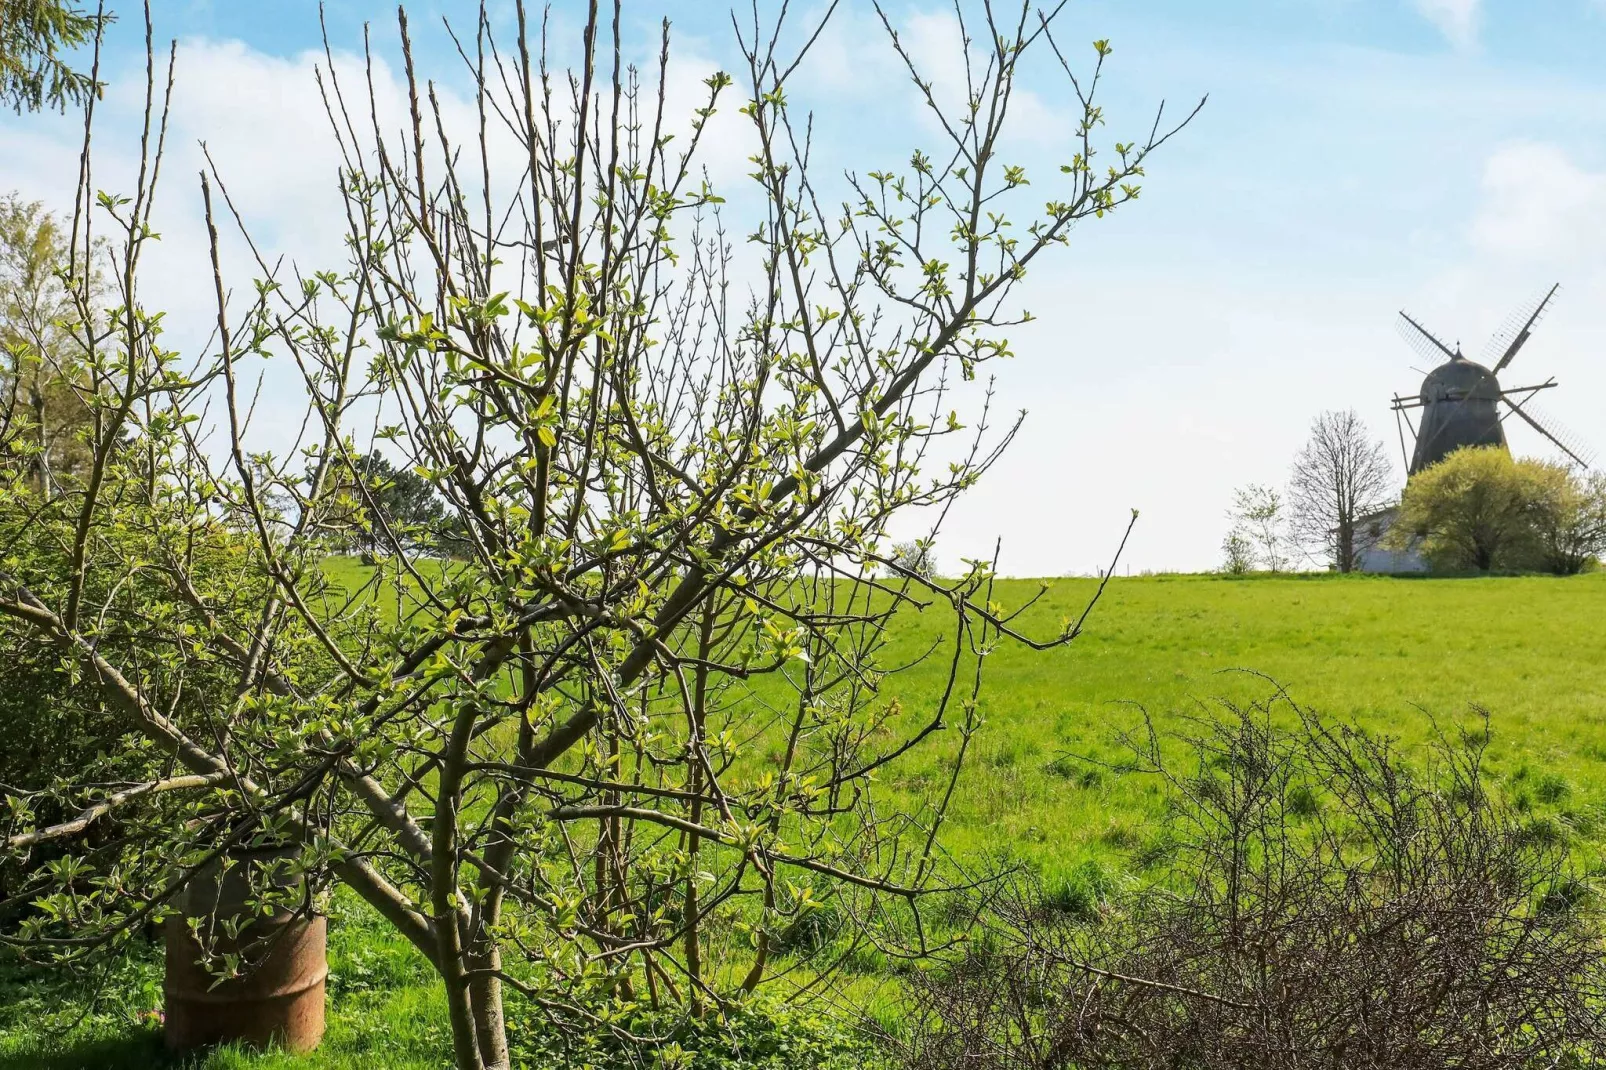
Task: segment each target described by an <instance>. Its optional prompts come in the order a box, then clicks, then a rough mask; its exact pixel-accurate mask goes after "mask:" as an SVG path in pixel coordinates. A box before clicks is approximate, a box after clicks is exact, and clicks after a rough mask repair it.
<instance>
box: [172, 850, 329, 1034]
mask: <svg viewBox="0 0 1606 1070" xmlns="http://www.w3.org/2000/svg"><path fill="white" fill-rule="evenodd" d="M287 853H288V852H286V851H283V850H259V851H245V852H237V853H234V854H232V855H231V856H230V865H229V866H228V867H224V866H223V865H222V864H214V865H212V866H210V867H207V868H205V869H202V870H201V871H200V872H198V873H197V874H196V876H195V877H194V878H193V879H192V880H191V881H190V883H189V885H188V886H187V887H186V888H185V889H184V891H183V893H182V894H181V895H180V897H179V900H178V905H179V913H178V914H176V915H174V916H172V917H170V918H168V921H167V932H166V943H167V977H166V981H165V982H164V984H163V989H164V991H165V994H166V1004H167V1009H166V1025H165V1035H166V1038H167V1046H168V1048H169V1049H170V1050H172V1051H189V1050H191V1049H194V1048H200V1047H205V1046H208V1045H212V1044H222V1043H230V1042H235V1043H244V1044H247V1045H249V1046H251V1047H255V1048H267V1047H282V1048H284V1049H286V1050H289V1051H292V1052H306V1051H311V1050H312V1049H314V1048H316V1047H317V1046H318V1042H319V1040H321V1039H322V1038H323V1011H324V982H325V980H326V978H327V977H328V975H329V967H328V959H327V956H326V947H325V939H326V936H327V925H328V922H327V920H326V919H325V918H323V917H320V916H311V917H308V916H305V915H301V916H298V915H296V914H294V913H290V912H280V913H278V914H275V915H272V916H269V917H263V918H252V919H250V920H247V921H244V924H242V925H241V926H240V928H239V931H238V932H237V933H234V934H233V935H229V933H228V929H227V928H226V927H225V926H224V924H223V923H224V922H226V921H227V919H230V918H234V917H236V916H242V915H243V913H244V911H243V909H242V908H243V906H244V904H245V902H246V899H247V898H248V896H249V894H250V886H251V880H252V878H253V872H252V871H253V867H257V869H258V872H257V874H255V877H256V879H257V880H261V869H260V867H265V866H266V867H271V866H272V864H273V863H274V861H275V860H276V859H282V858H283V857H285V856H286V854H287ZM268 872H271V869H269V870H268ZM189 918H199V919H202V924H203V925H206V926H212V927H213V928H211V930H210V931H212V932H214V933H216V934H217V935H216V939H215V941H214V942H213V943H212V951H213V954H214V956H216V955H221V954H230V953H239V954H242V955H244V959H245V966H244V968H243V970H242V973H241V975H240V976H238V977H232V978H229V979H227V980H225V981H222V982H219V981H218V980H217V977H216V976H215V975H214V974H213V973H211V972H209V971H208V970H207V968H206V965H205V964H204V962H203V961H202V960H203V952H202V949H201V945H200V944H199V943H198V942H197V941H196V939H195V937H194V936H193V935H192V933H191V931H190V927H189V923H188V919H189Z"/></svg>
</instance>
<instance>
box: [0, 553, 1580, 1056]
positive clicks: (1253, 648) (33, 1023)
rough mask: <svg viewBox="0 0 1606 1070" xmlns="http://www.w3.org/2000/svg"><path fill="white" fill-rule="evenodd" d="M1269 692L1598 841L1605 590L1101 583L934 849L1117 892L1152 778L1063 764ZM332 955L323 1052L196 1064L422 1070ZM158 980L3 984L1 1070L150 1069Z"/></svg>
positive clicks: (431, 1038)
mask: <svg viewBox="0 0 1606 1070" xmlns="http://www.w3.org/2000/svg"><path fill="white" fill-rule="evenodd" d="M350 567H353V568H354V567H355V566H350ZM352 578H353V579H355V578H356V577H355V576H353V577H352ZM1094 587H1095V583H1094V581H1091V580H1062V581H1058V582H1056V584H1055V586H1054V588H1053V589H1052V591H1051V592H1050V593H1049V594H1048V596H1047V597H1045V598H1044V599H1043V600H1042V601H1041V602H1040V603H1039V604H1038V606H1037V607H1035V608H1034V609H1033V610H1032V611H1031V612H1030V613H1029V614H1028V615H1027V617H1026V618H1025V621H1024V626H1025V627H1026V628H1028V629H1030V630H1033V631H1034V632H1036V633H1037V634H1051V633H1053V632H1054V631H1055V630H1056V629H1057V627H1058V622H1059V621H1060V620H1061V618H1063V617H1065V616H1072V617H1074V616H1076V615H1077V614H1079V613H1080V611H1081V607H1082V605H1083V604H1084V603H1085V601H1086V599H1087V598H1088V597H1089V596H1090V595H1091V593H1092V591H1093V589H1094ZM1036 590H1037V584H1036V582H1035V581H1007V582H1004V583H1003V584H1001V585H1000V590H999V592H998V593H997V595H996V598H997V600H998V601H1001V602H1003V603H1004V604H1005V605H1006V606H1010V605H1018V604H1020V603H1021V602H1023V601H1025V600H1026V599H1027V598H1029V597H1030V596H1031V595H1032V594H1033V593H1034V592H1035V591H1036ZM946 623H947V619H946V617H945V616H944V613H943V611H941V610H938V609H934V610H930V611H928V612H926V613H924V614H917V613H913V612H910V613H905V614H903V615H901V616H900V617H899V618H898V619H897V621H896V623H895V626H894V635H893V649H892V650H891V651H890V652H889V660H890V661H897V660H899V658H900V657H902V656H912V655H913V654H915V653H916V652H917V651H920V650H923V649H925V648H926V647H927V646H929V645H930V644H931V642H932V640H933V639H935V638H936V637H937V636H938V635H939V634H941V633H942V630H943V628H944V626H945V625H946ZM1237 670H1243V671H1237ZM1257 674H1258V675H1257ZM941 679H942V666H941V664H940V663H939V659H936V658H933V659H930V660H928V661H927V662H925V663H923V664H921V665H920V666H918V667H916V668H914V669H912V670H910V671H909V672H907V673H906V674H903V675H901V676H898V677H895V678H893V680H892V681H891V682H890V683H889V685H888V686H887V688H886V692H887V693H888V695H889V696H891V695H896V696H897V697H898V698H899V700H900V701H901V702H902V703H903V705H904V707H905V709H906V710H907V715H908V716H909V717H910V718H917V717H919V716H920V715H921V713H923V712H928V711H929V710H930V708H931V705H932V703H933V701H934V695H935V691H936V689H937V687H938V686H939V684H940V683H941ZM1272 681H1275V684H1274V683H1273V682H1272ZM1277 685H1280V686H1282V687H1284V688H1286V689H1287V691H1288V692H1289V694H1290V695H1291V696H1292V697H1293V698H1294V699H1295V700H1296V701H1298V702H1300V703H1301V704H1303V705H1306V706H1309V707H1312V708H1314V709H1316V710H1318V711H1321V712H1323V713H1325V714H1328V715H1332V716H1337V717H1345V718H1353V719H1355V720H1357V721H1358V722H1360V723H1361V724H1363V725H1365V726H1367V727H1368V728H1370V729H1374V730H1377V731H1381V732H1386V733H1389V734H1392V735H1395V736H1397V737H1399V738H1400V740H1401V741H1402V743H1404V744H1406V745H1407V746H1412V745H1417V744H1421V743H1424V742H1426V741H1427V740H1428V739H1429V738H1430V737H1431V734H1432V732H1433V731H1434V725H1435V722H1437V723H1438V724H1440V725H1444V726H1448V725H1450V724H1453V723H1456V722H1457V721H1459V720H1464V719H1465V718H1468V717H1471V716H1475V713H1474V710H1475V708H1481V709H1484V710H1487V711H1488V714H1489V718H1490V728H1491V732H1492V738H1493V743H1492V745H1491V748H1490V754H1491V769H1492V771H1493V772H1494V773H1495V775H1496V776H1498V777H1500V778H1501V779H1502V781H1503V782H1504V783H1505V784H1506V785H1507V786H1508V787H1509V789H1510V790H1511V792H1512V793H1513V794H1514V795H1515V796H1517V797H1518V798H1519V799H1521V800H1524V801H1526V802H1530V803H1531V804H1532V806H1533V807H1534V809H1535V812H1536V813H1539V814H1546V815H1553V816H1555V817H1556V818H1558V819H1560V820H1562V821H1564V822H1565V823H1566V825H1567V827H1568V828H1570V829H1572V830H1573V831H1574V832H1575V833H1576V835H1577V836H1578V837H1579V839H1580V841H1581V842H1582V843H1583V844H1584V850H1583V851H1582V854H1583V855H1584V857H1585V858H1586V859H1592V858H1594V857H1596V856H1597V855H1598V852H1597V851H1596V850H1595V849H1594V847H1593V846H1592V844H1593V841H1594V839H1595V837H1596V836H1600V837H1601V838H1602V839H1606V574H1594V575H1586V576H1581V577H1573V578H1566V579H1557V578H1549V577H1491V578H1468V579H1389V578H1382V577H1340V576H1326V575H1322V576H1292V577H1267V576H1257V577H1252V578H1248V579H1226V578H1222V577H1214V576H1155V577H1142V578H1131V579H1124V578H1123V579H1116V580H1114V581H1112V582H1111V584H1110V585H1109V588H1108V590H1107V591H1106V592H1105V596H1104V600H1103V601H1102V602H1101V603H1100V605H1099V607H1098V608H1097V610H1096V611H1095V612H1094V614H1093V616H1092V617H1091V618H1090V620H1089V622H1088V625H1087V630H1086V632H1085V634H1084V635H1083V636H1082V637H1081V638H1080V639H1078V640H1077V641H1076V642H1075V643H1074V644H1073V645H1071V646H1070V647H1067V648H1064V649H1060V650H1056V651H1051V652H1047V653H1035V652H1032V651H1030V650H1025V649H1021V648H1019V647H1015V646H1012V645H1009V644H1005V645H1004V646H1003V647H1002V648H1001V649H1000V650H999V651H998V652H997V653H996V654H995V655H994V656H993V657H992V658H990V659H989V661H988V669H987V682H986V687H985V689H984V692H983V698H982V703H981V709H982V712H983V715H984V716H985V718H986V724H985V726H984V727H983V729H982V732H981V734H980V735H979V737H978V739H977V742H976V750H975V752H974V758H973V760H972V762H971V763H970V765H969V766H968V769H967V772H966V775H965V778H964V779H963V780H962V781H961V786H960V790H959V793H958V795H957V796H956V800H955V806H954V810H953V813H952V815H951V818H950V821H949V824H948V825H947V827H946V829H945V835H944V840H945V843H946V844H947V846H948V847H949V849H950V850H951V851H952V852H953V853H954V854H955V856H956V857H958V858H959V859H961V860H964V859H976V858H979V857H981V856H982V855H983V854H984V853H987V854H997V853H1003V854H1006V855H1008V856H1009V857H1013V858H1015V859H1019V860H1022V861H1026V862H1028V863H1031V864H1034V865H1037V866H1038V867H1040V868H1041V869H1042V871H1043V872H1044V875H1045V877H1046V878H1047V879H1049V880H1050V881H1051V882H1052V881H1067V880H1075V879H1082V877H1081V876H1079V875H1085V874H1086V873H1087V872H1088V868H1089V867H1090V866H1091V867H1097V868H1098V869H1099V870H1100V871H1101V872H1103V873H1106V874H1109V875H1112V876H1119V875H1121V874H1126V875H1128V876H1129V878H1131V879H1137V878H1138V876H1139V874H1138V869H1139V866H1138V863H1137V859H1138V858H1139V857H1141V852H1142V848H1143V845H1144V844H1145V843H1146V842H1147V841H1148V840H1150V839H1151V838H1152V837H1154V836H1155V835H1157V834H1158V833H1159V832H1160V831H1161V829H1160V825H1161V822H1162V816H1161V814H1162V810H1161V807H1160V801H1159V800H1160V796H1159V794H1158V789H1157V785H1155V784H1154V783H1153V782H1152V781H1150V780H1147V779H1145V778H1144V777H1142V776H1113V775H1110V774H1109V773H1108V772H1107V771H1100V770H1098V768H1097V767H1096V766H1090V765H1088V764H1086V763H1080V762H1076V761H1072V760H1063V759H1065V758H1066V756H1068V755H1080V756H1094V757H1097V758H1100V759H1103V760H1105V761H1110V762H1114V761H1118V760H1119V758H1120V756H1121V754H1122V744H1121V742H1120V738H1119V737H1120V735H1121V733H1122V732H1124V731H1131V730H1134V729H1139V728H1141V726H1142V717H1143V711H1147V713H1148V715H1149V716H1150V717H1151V718H1152V719H1153V721H1154V723H1155V725H1156V727H1157V728H1158V729H1159V730H1160V732H1161V733H1162V735H1164V736H1167V737H1170V738H1175V737H1176V736H1177V735H1178V734H1179V733H1181V732H1183V731H1185V730H1186V727H1187V718H1188V717H1190V716H1199V715H1209V714H1210V713H1211V711H1212V710H1214V709H1218V708H1219V705H1218V703H1219V702H1220V701H1221V700H1228V701H1238V702H1243V701H1246V700H1251V699H1254V698H1262V697H1265V696H1267V695H1268V694H1270V693H1271V692H1272V691H1273V690H1274V688H1275V686H1277ZM953 745H954V741H953V739H952V737H951V736H949V737H947V738H940V739H939V740H937V741H936V742H935V743H934V744H933V746H932V747H930V748H928V749H927V750H926V751H925V752H922V753H919V754H916V755H913V756H911V758H910V760H908V761H906V762H904V763H902V764H901V765H899V766H897V767H895V771H891V772H889V773H888V775H887V776H886V777H885V778H884V783H885V787H886V790H888V791H890V792H892V793H894V795H895V796H896V795H897V794H898V793H909V794H911V795H912V794H913V793H916V792H924V791H926V790H929V789H930V788H931V787H932V786H933V784H934V783H935V782H936V778H937V777H938V775H939V772H940V769H941V762H940V761H939V759H940V757H941V756H942V755H944V754H945V753H947V749H948V748H951V747H952V746H953ZM1598 815H1599V816H1598ZM342 904H344V900H342ZM332 947H333V955H332V964H331V967H332V970H333V972H334V975H335V977H336V981H335V983H334V985H333V989H332V991H333V997H332V1003H331V1007H330V1023H331V1026H330V1032H329V1036H328V1040H327V1042H326V1044H325V1047H324V1049H323V1050H322V1051H321V1052H320V1053H318V1054H317V1055H315V1056H312V1057H307V1058H290V1057H287V1056H282V1055H278V1056H265V1057H264V1056H252V1055H247V1054H244V1053H240V1052H221V1053H215V1054H213V1055H211V1056H209V1057H207V1059H206V1060H205V1061H204V1062H201V1063H198V1064H196V1065H200V1066H206V1067H212V1068H219V1067H251V1068H266V1067H274V1068H280V1067H284V1068H289V1067H308V1068H310V1067H320V1068H333V1067H358V1066H364V1067H367V1066H381V1065H382V1066H387V1067H410V1066H420V1067H422V1066H434V1065H440V1063H441V1060H442V1057H443V1056H444V1054H445V1052H446V1040H445V1033H444V1029H445V1026H444V1012H443V1011H442V1009H441V1006H440V1003H439V1000H438V998H437V996H436V993H435V991H434V988H433V986H432V984H431V982H430V979H429V976H428V974H427V971H426V970H424V969H423V968H421V967H420V965H419V964H418V963H416V962H414V961H412V958H413V955H412V952H411V951H410V949H408V948H406V947H404V946H402V945H401V943H400V942H399V941H398V940H396V939H395V938H393V937H391V936H389V934H387V933H386V932H384V930H383V929H382V928H380V927H379V926H377V925H376V924H375V923H374V922H373V921H372V919H371V918H369V917H368V916H367V915H366V914H365V913H363V912H362V911H360V910H357V909H352V908H350V907H349V905H342V910H341V911H340V912H337V915H336V917H335V918H334V921H333V926H332ZM158 968H159V964H158V963H157V961H156V956H155V955H154V953H153V954H151V955H149V956H147V957H145V958H143V959H140V960H138V961H132V962H129V963H126V964H124V965H123V966H122V967H121V969H120V972H119V973H118V974H117V976H115V977H113V978H111V979H110V981H109V983H108V984H107V985H106V986H105V987H104V990H103V991H104V995H103V996H102V997H101V998H100V999H99V1001H98V1002H96V1003H95V1005H94V1006H93V1007H92V1008H90V1009H89V1012H88V1014H87V1015H86V1016H85V1017H84V1018H83V1019H82V1021H81V1022H78V1024H76V1025H74V1020H75V1018H76V1017H77V1016H78V1015H79V1014H80V1013H83V1012H84V1011H85V1006H84V1001H83V996H84V995H85V987H86V986H83V985H77V986H73V987H71V988H67V987H57V986H52V985H49V984H42V983H40V982H39V981H38V979H37V978H30V977H18V976H15V975H12V976H11V977H9V978H8V977H6V976H4V975H3V974H0V1070H13V1068H16V1070H20V1068H23V1067H29V1068H33V1067H63V1068H65V1067H101V1066H115V1067H136V1066H137V1067H145V1066H159V1065H162V1063H161V1062H160V1056H159V1050H160V1049H159V1034H158V1031H157V1027H156V1026H155V1025H154V1024H153V1023H152V1022H151V1021H149V1020H148V1019H142V1018H141V1017H140V1015H141V1014H142V1013H143V1012H148V1011H149V1010H150V1009H151V1008H153V1007H154V1006H155V1004H156V1000H157V997H158V995H159V992H160V981H159V973H158Z"/></svg>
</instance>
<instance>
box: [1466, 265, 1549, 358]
mask: <svg viewBox="0 0 1606 1070" xmlns="http://www.w3.org/2000/svg"><path fill="white" fill-rule="evenodd" d="M1559 289H1561V283H1559V282H1558V283H1556V284H1555V285H1554V286H1552V287H1551V288H1550V289H1549V290H1547V291H1545V294H1544V296H1543V297H1541V298H1539V299H1538V300H1537V301H1534V302H1530V304H1529V305H1524V306H1523V307H1522V308H1519V309H1518V310H1517V311H1516V312H1514V313H1512V314H1511V315H1510V316H1509V317H1508V318H1507V319H1506V322H1505V323H1503V324H1501V325H1500V329H1499V330H1498V331H1496V332H1495V333H1494V336H1493V337H1492V338H1490V339H1489V345H1488V347H1487V348H1485V349H1484V352H1483V363H1485V364H1489V363H1490V362H1491V361H1492V362H1493V366H1492V367H1491V368H1490V370H1491V371H1493V372H1494V373H1495V374H1496V375H1499V374H1500V373H1501V372H1502V371H1504V370H1505V367H1506V365H1508V364H1510V363H1511V360H1512V358H1513V357H1515V356H1516V355H1517V351H1518V350H1520V349H1521V348H1522V347H1523V345H1524V344H1526V343H1527V341H1528V338H1529V336H1530V335H1531V334H1532V333H1533V329H1534V327H1535V326H1536V325H1537V324H1538V323H1539V320H1540V317H1542V316H1543V315H1544V314H1545V309H1546V308H1548V307H1549V306H1550V299H1551V298H1553V297H1555V296H1556V291H1557V290H1559ZM1530 306H1531V307H1530Z"/></svg>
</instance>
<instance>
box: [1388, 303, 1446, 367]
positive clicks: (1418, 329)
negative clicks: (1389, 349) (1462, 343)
mask: <svg viewBox="0 0 1606 1070" xmlns="http://www.w3.org/2000/svg"><path fill="white" fill-rule="evenodd" d="M1395 327H1397V328H1398V329H1399V332H1400V337H1401V338H1404V339H1405V340H1406V342H1408V343H1409V344H1410V346H1411V348H1412V349H1414V350H1416V351H1417V354H1418V355H1420V356H1421V357H1422V358H1423V359H1424V360H1427V361H1430V362H1432V363H1435V364H1436V363H1438V361H1439V360H1440V358H1443V357H1449V358H1450V359H1451V360H1454V359H1455V357H1456V353H1455V351H1454V350H1453V349H1451V348H1450V347H1449V346H1447V345H1445V344H1444V343H1443V342H1441V341H1439V340H1438V339H1437V338H1435V337H1434V336H1433V334H1432V332H1430V331H1429V330H1428V329H1427V328H1426V327H1424V326H1422V325H1421V324H1420V323H1418V322H1417V321H1416V320H1414V319H1412V318H1411V317H1410V316H1409V315H1407V314H1406V312H1405V310H1404V309H1401V310H1400V318H1399V320H1398V321H1397V322H1396V323H1395Z"/></svg>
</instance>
